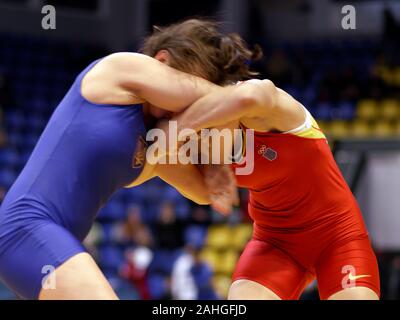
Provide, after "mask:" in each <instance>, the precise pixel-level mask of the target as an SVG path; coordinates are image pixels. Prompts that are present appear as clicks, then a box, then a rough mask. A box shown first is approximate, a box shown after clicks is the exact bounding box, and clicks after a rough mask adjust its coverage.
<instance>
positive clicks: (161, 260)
mask: <svg viewBox="0 0 400 320" xmlns="http://www.w3.org/2000/svg"><path fill="white" fill-rule="evenodd" d="M181 252H182V250H179V249H178V250H156V251H155V252H154V256H153V260H152V261H151V263H150V266H149V272H150V273H158V274H164V275H169V274H171V272H172V268H173V266H174V263H175V261H176V259H178V257H179V255H180V254H181Z"/></svg>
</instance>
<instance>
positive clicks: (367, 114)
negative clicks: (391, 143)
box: [357, 99, 379, 120]
mask: <svg viewBox="0 0 400 320" xmlns="http://www.w3.org/2000/svg"><path fill="white" fill-rule="evenodd" d="M378 110H379V109H378V104H377V102H376V101H375V100H372V99H364V100H361V101H359V102H358V104H357V117H358V118H360V119H365V120H373V119H375V118H376V117H377V116H378Z"/></svg>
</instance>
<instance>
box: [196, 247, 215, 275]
mask: <svg viewBox="0 0 400 320" xmlns="http://www.w3.org/2000/svg"><path fill="white" fill-rule="evenodd" d="M200 257H201V259H202V260H203V261H205V262H207V263H208V264H209V265H210V266H211V268H212V269H213V270H214V271H215V270H216V269H217V266H218V259H219V257H218V253H217V252H216V251H215V250H213V249H210V248H205V249H203V251H202V252H201V253H200Z"/></svg>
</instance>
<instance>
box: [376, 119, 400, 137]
mask: <svg viewBox="0 0 400 320" xmlns="http://www.w3.org/2000/svg"><path fill="white" fill-rule="evenodd" d="M372 135H373V136H375V137H379V138H386V137H392V136H394V135H395V131H394V127H393V125H391V124H390V123H389V122H388V121H379V122H377V123H376V124H375V125H374V126H373V127H372Z"/></svg>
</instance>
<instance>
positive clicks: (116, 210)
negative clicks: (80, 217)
mask: <svg viewBox="0 0 400 320" xmlns="http://www.w3.org/2000/svg"><path fill="white" fill-rule="evenodd" d="M125 216H126V208H125V206H124V205H123V204H122V203H120V202H117V201H110V202H108V203H107V204H106V206H105V207H103V208H102V209H101V210H100V212H99V215H98V218H99V219H100V220H109V221H113V220H122V219H124V218H125Z"/></svg>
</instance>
